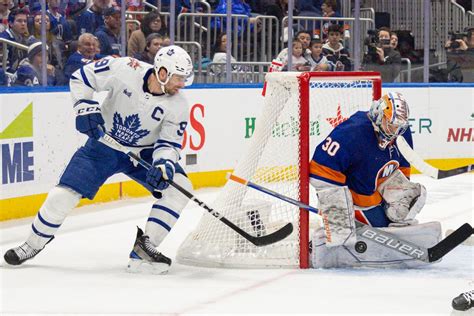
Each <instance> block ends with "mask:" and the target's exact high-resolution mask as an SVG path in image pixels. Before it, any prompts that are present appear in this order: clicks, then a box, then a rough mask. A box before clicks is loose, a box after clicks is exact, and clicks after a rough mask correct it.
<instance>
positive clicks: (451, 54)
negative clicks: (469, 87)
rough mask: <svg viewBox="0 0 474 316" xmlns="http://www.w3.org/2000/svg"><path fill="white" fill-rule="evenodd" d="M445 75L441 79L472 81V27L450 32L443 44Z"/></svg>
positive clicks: (473, 62)
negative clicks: (458, 31) (445, 59)
mask: <svg viewBox="0 0 474 316" xmlns="http://www.w3.org/2000/svg"><path fill="white" fill-rule="evenodd" d="M445 48H446V52H447V54H446V55H447V63H446V76H445V78H443V79H444V80H443V81H448V82H474V28H471V29H468V30H466V33H465V34H462V33H457V34H452V35H451V38H450V39H449V40H448V41H447V42H446V44H445Z"/></svg>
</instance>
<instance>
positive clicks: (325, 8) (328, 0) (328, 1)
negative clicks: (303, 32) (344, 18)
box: [321, 0, 344, 40]
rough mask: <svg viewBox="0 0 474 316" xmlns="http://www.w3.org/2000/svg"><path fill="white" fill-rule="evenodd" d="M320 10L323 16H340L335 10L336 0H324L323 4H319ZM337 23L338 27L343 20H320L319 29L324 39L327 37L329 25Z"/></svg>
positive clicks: (341, 24)
mask: <svg viewBox="0 0 474 316" xmlns="http://www.w3.org/2000/svg"><path fill="white" fill-rule="evenodd" d="M321 11H322V12H323V17H325V18H340V17H341V15H340V14H339V13H338V12H337V2H336V0H324V1H323V4H322V5H321ZM333 24H336V25H339V27H342V26H343V24H344V23H343V22H337V21H323V22H321V30H322V32H323V34H322V37H321V38H322V39H323V40H326V39H327V37H328V30H329V26H330V25H333Z"/></svg>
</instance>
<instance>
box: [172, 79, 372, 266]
mask: <svg viewBox="0 0 474 316" xmlns="http://www.w3.org/2000/svg"><path fill="white" fill-rule="evenodd" d="M266 81H267V88H266V95H265V101H264V107H263V110H262V113H261V115H260V116H259V117H257V119H256V128H255V132H254V134H253V135H252V139H251V142H250V145H249V147H248V148H247V150H246V152H245V154H244V155H243V157H242V158H241V159H240V160H239V163H238V165H237V166H236V168H235V170H234V174H235V175H237V176H239V177H242V178H244V179H246V180H249V181H252V182H254V183H257V184H260V185H262V186H264V187H267V188H269V189H271V190H274V191H276V192H278V193H280V194H283V195H286V196H289V197H291V198H293V199H296V200H300V201H302V202H304V203H310V202H313V201H310V192H309V191H310V188H309V187H310V185H309V161H310V160H311V157H312V154H313V150H314V148H316V146H317V145H318V144H319V143H320V142H321V141H322V140H323V139H324V138H325V137H326V136H327V135H328V134H329V132H330V131H331V130H332V128H333V126H335V125H337V124H338V123H340V122H341V121H343V120H344V118H348V117H349V116H350V115H352V114H353V113H354V112H356V111H358V110H368V109H369V107H370V105H371V103H372V101H373V100H375V99H378V98H380V93H381V91H380V90H381V80H380V75H379V74H378V73H374V72H315V73H313V72H310V73H293V72H279V73H278V72H275V73H269V74H267V76H266ZM314 195H315V194H313V193H312V194H311V196H312V197H313V196H314ZM211 205H212V207H213V208H214V209H216V210H217V211H218V212H219V213H221V214H222V215H224V216H225V217H226V218H228V219H229V220H230V221H232V222H233V223H235V224H236V225H238V226H239V227H241V228H242V229H243V230H245V231H246V232H248V233H249V234H252V235H254V236H260V235H266V234H269V233H272V232H273V231H275V230H277V229H279V228H281V227H282V226H283V225H284V224H286V223H288V222H291V223H293V226H294V230H293V233H292V234H291V235H290V236H288V237H287V238H285V239H284V240H282V241H279V242H277V243H275V244H271V245H268V246H264V247H256V246H254V245H253V244H251V243H250V242H248V241H247V240H245V239H244V238H242V237H241V236H240V235H238V234H237V233H236V232H234V231H233V230H232V229H230V228H229V227H227V226H226V225H224V224H223V223H221V222H220V221H219V220H216V218H214V217H213V216H211V215H209V214H204V215H203V217H202V219H201V221H200V222H199V224H198V225H197V228H196V229H195V230H194V231H193V232H192V233H190V234H189V235H188V236H187V238H186V240H185V241H184V242H183V243H182V245H181V246H180V248H179V249H178V253H177V256H176V258H177V260H178V262H179V263H182V264H189V265H194V266H207V267H226V268H270V267H273V268H278V267H280V268H298V267H300V268H307V267H309V262H308V258H309V250H308V239H309V215H308V212H307V211H305V210H300V209H299V208H298V207H296V206H293V205H291V204H289V203H287V202H284V201H281V200H279V199H276V198H274V197H272V196H269V195H267V194H264V193H262V192H259V191H256V190H254V189H252V188H248V187H246V186H243V185H241V184H238V183H235V182H233V181H228V182H227V183H226V185H225V186H224V188H223V189H222V190H221V191H220V193H219V195H218V197H217V199H216V201H214V203H212V204H211ZM312 205H313V204H312Z"/></svg>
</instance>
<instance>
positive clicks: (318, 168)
mask: <svg viewBox="0 0 474 316" xmlns="http://www.w3.org/2000/svg"><path fill="white" fill-rule="evenodd" d="M309 173H310V174H314V175H316V176H318V177H321V178H325V179H328V180H331V181H334V182H337V183H340V184H344V183H346V176H345V175H344V174H342V173H341V172H339V171H336V170H334V169H331V168H329V167H326V166H323V165H320V164H318V163H317V162H315V161H314V160H311V162H310V163H309Z"/></svg>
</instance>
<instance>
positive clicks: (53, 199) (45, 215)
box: [26, 186, 81, 249]
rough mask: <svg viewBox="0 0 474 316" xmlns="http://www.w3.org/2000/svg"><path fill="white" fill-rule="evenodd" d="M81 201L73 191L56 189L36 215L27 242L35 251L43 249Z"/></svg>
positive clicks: (49, 194)
mask: <svg viewBox="0 0 474 316" xmlns="http://www.w3.org/2000/svg"><path fill="white" fill-rule="evenodd" d="M80 199H81V195H80V194H79V193H77V192H75V191H73V190H72V189H69V188H65V187H60V186H56V187H54V188H53V189H52V190H51V191H50V192H49V193H48V197H47V198H46V201H44V203H43V206H42V207H41V209H40V210H39V212H38V214H37V215H36V217H35V219H34V221H33V224H32V225H31V233H30V236H29V237H28V240H27V241H26V242H27V243H28V244H29V245H30V246H31V247H33V248H35V249H42V248H43V247H44V246H45V245H46V244H47V243H48V242H49V241H50V240H51V238H53V237H54V234H56V231H57V230H58V228H59V226H61V224H62V223H63V221H64V219H65V218H66V216H67V214H69V212H70V211H71V210H72V209H73V208H74V207H75V206H76V205H77V203H79V200H80Z"/></svg>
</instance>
